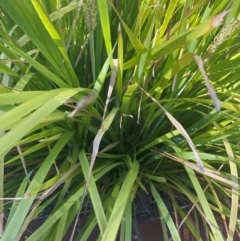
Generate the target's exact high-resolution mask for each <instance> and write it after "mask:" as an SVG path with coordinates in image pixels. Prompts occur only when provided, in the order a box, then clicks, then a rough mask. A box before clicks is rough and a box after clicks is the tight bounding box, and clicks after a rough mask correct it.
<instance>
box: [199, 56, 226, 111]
mask: <svg viewBox="0 0 240 241" xmlns="http://www.w3.org/2000/svg"><path fill="white" fill-rule="evenodd" d="M194 58H195V60H196V62H197V65H198V68H199V70H200V72H201V74H202V76H203V79H204V80H205V83H206V86H207V89H208V92H209V94H210V96H211V98H212V101H213V103H214V106H215V108H216V110H217V111H219V110H220V109H221V104H220V102H219V100H218V97H217V94H216V92H215V90H214V88H213V86H212V84H211V83H210V81H209V79H208V77H207V74H206V72H205V70H204V67H203V60H202V59H201V57H200V56H198V55H194Z"/></svg>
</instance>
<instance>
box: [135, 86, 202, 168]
mask: <svg viewBox="0 0 240 241" xmlns="http://www.w3.org/2000/svg"><path fill="white" fill-rule="evenodd" d="M139 88H140V89H141V90H142V91H143V92H144V93H145V94H146V95H147V96H148V97H150V98H151V99H152V100H153V101H154V102H155V103H156V104H157V105H158V106H159V107H160V108H161V109H162V110H163V111H164V113H165V114H166V116H167V117H168V119H169V120H170V121H171V123H172V124H173V125H174V126H175V127H176V128H177V130H178V131H179V132H180V133H181V134H182V135H183V136H184V138H185V139H186V141H187V142H188V144H189V146H190V147H191V149H192V151H193V153H194V155H195V158H196V160H197V163H198V166H199V169H200V170H201V171H202V172H204V166H203V163H202V160H201V158H200V156H199V155H198V152H197V149H196V147H195V145H194V144H193V142H192V140H191V138H190V137H189V135H188V134H187V132H186V131H185V130H184V128H183V126H182V125H181V124H180V123H179V122H178V121H177V120H176V119H175V118H174V117H173V116H172V115H171V114H170V113H169V112H168V111H167V110H166V109H165V108H164V107H163V106H162V105H160V104H159V102H158V101H157V100H156V99H155V98H153V97H152V96H151V95H149V94H148V93H147V92H146V91H145V90H144V89H142V88H141V87H139Z"/></svg>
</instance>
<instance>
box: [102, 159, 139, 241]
mask: <svg viewBox="0 0 240 241" xmlns="http://www.w3.org/2000/svg"><path fill="white" fill-rule="evenodd" d="M138 170H139V164H138V162H137V161H134V162H133V164H132V167H131V168H130V170H129V172H128V173H127V176H126V177H125V179H124V182H123V184H122V187H121V189H120V192H119V194H118V196H117V199H116V202H115V204H114V207H113V210H112V213H111V216H110V218H109V220H108V224H107V228H106V231H105V232H104V235H103V238H102V241H114V240H115V239H116V236H117V232H118V230H119V226H120V223H121V220H122V218H123V214H124V211H125V209H126V206H127V203H128V201H129V198H130V194H131V190H132V187H133V184H134V182H135V181H136V177H137V175H138Z"/></svg>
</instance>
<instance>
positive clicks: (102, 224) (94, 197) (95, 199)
mask: <svg viewBox="0 0 240 241" xmlns="http://www.w3.org/2000/svg"><path fill="white" fill-rule="evenodd" d="M79 160H80V163H81V167H82V170H83V174H84V177H85V179H86V180H87V178H88V184H87V188H88V191H89V194H90V197H91V202H92V204H93V208H94V210H95V215H96V218H97V222H98V226H99V229H100V232H101V234H102V235H103V233H104V231H105V229H106V226H107V219H106V216H105V213H104V209H103V204H102V202H101V199H100V196H99V192H98V189H97V186H96V183H95V180H94V178H93V175H92V173H91V170H90V169H89V163H88V160H87V157H86V154H85V153H84V150H81V151H80V153H79ZM89 173H90V174H89Z"/></svg>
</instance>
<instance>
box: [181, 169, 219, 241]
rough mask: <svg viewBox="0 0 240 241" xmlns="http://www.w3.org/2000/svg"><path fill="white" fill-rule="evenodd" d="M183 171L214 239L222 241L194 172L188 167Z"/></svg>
mask: <svg viewBox="0 0 240 241" xmlns="http://www.w3.org/2000/svg"><path fill="white" fill-rule="evenodd" d="M185 169H186V171H187V173H188V175H189V178H190V179H191V181H192V184H193V186H194V188H195V191H196V193H197V195H198V198H199V202H200V203H201V206H202V208H203V210H204V213H205V215H206V216H205V218H206V220H207V221H208V224H209V226H210V228H211V230H212V232H213V236H214V238H215V239H216V240H219V241H220V240H221V241H223V240H224V239H223V235H222V233H221V231H220V230H219V226H218V224H217V222H216V219H215V217H214V215H213V213H212V210H211V208H210V206H209V203H208V201H207V198H206V196H205V194H204V192H203V190H202V187H201V186H200V183H199V181H198V179H197V177H196V175H195V173H194V171H193V170H192V169H191V168H189V167H185Z"/></svg>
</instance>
